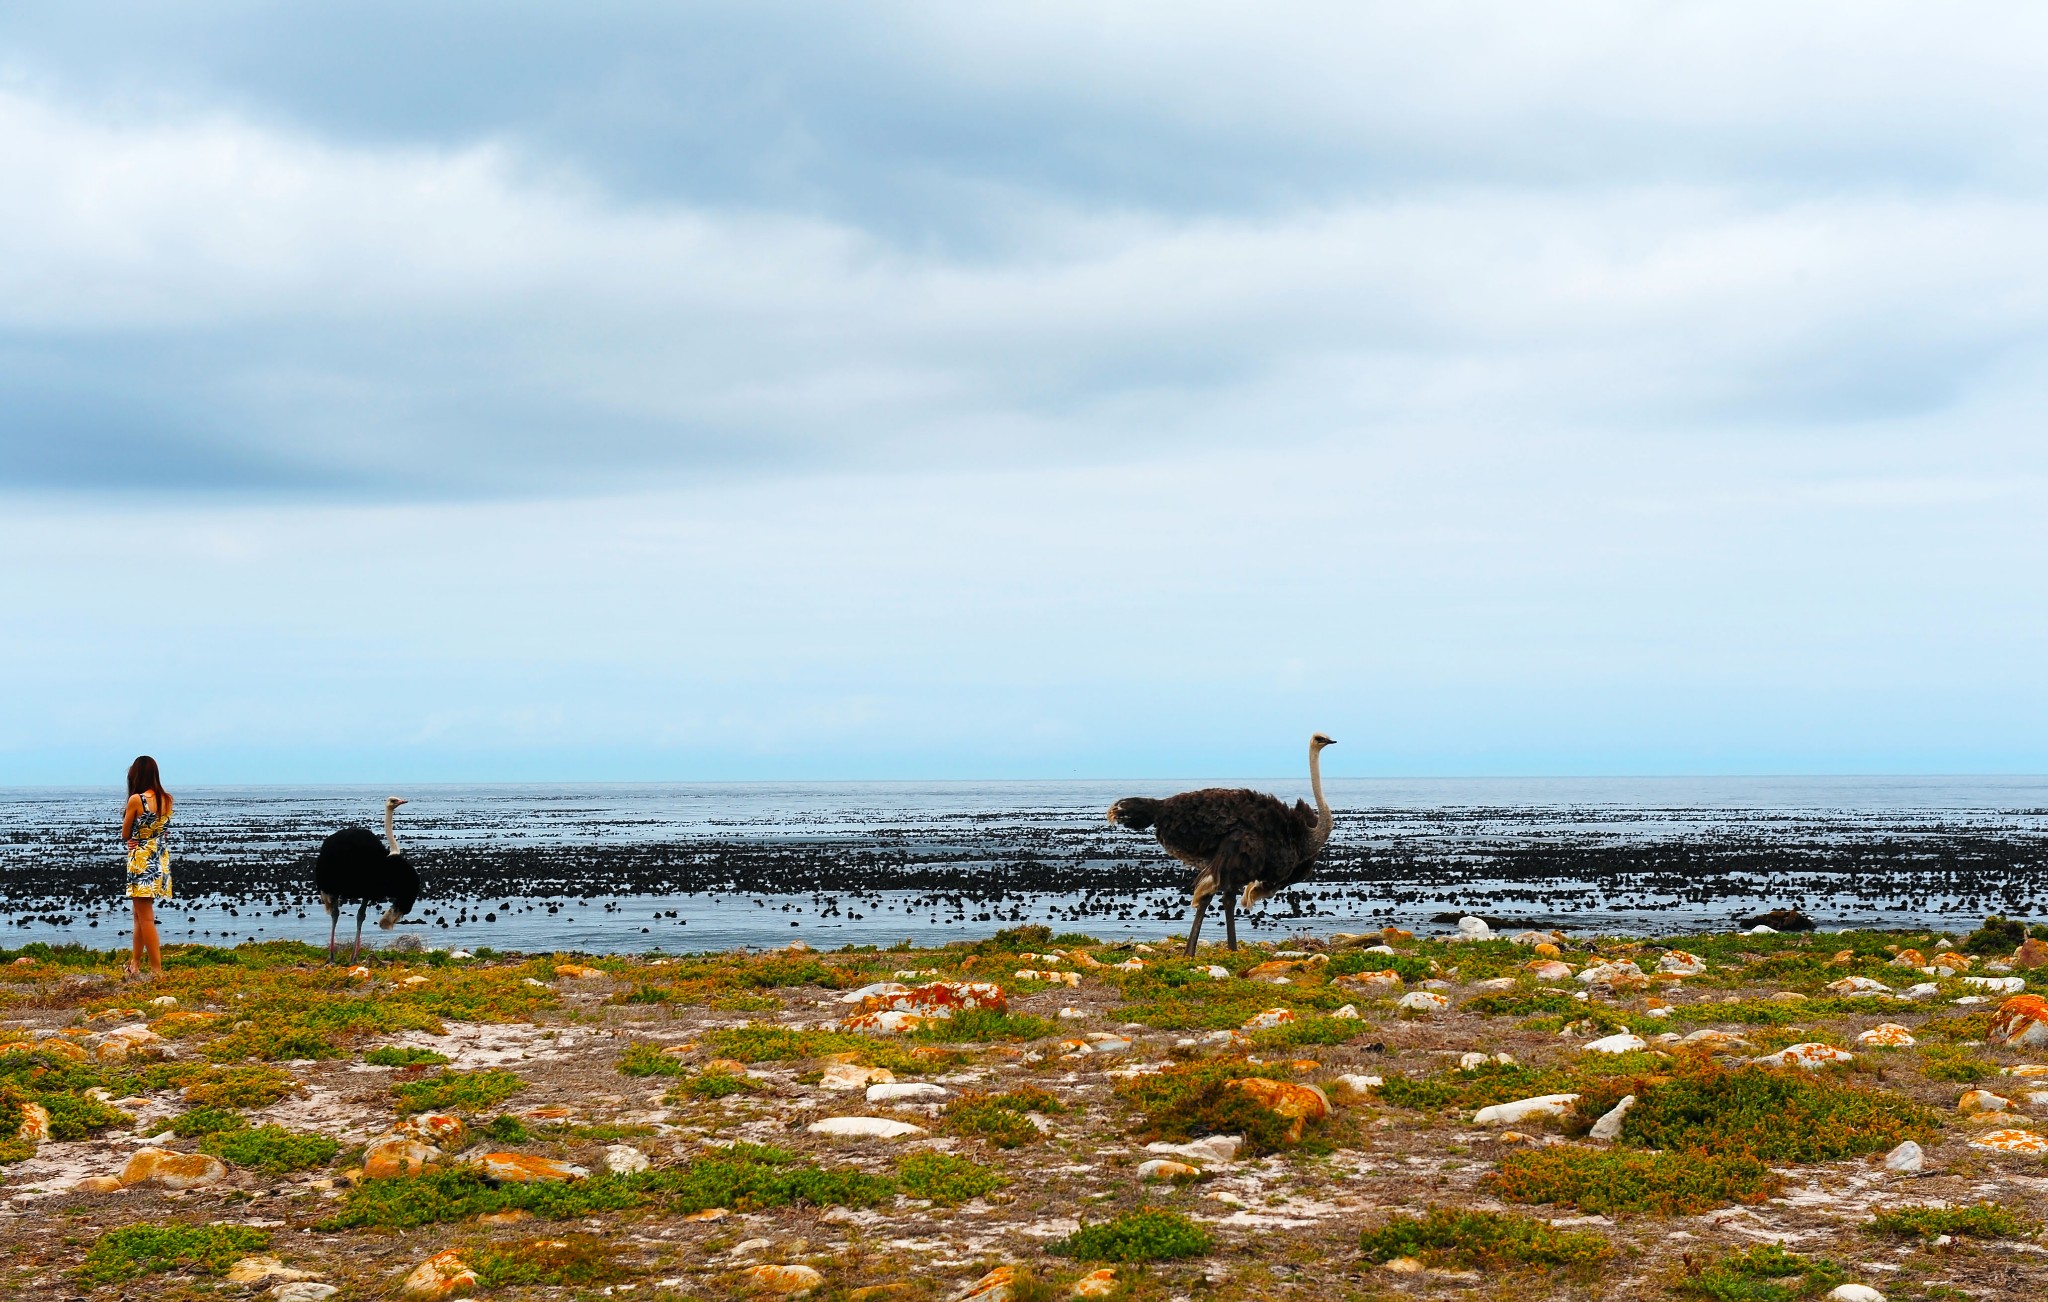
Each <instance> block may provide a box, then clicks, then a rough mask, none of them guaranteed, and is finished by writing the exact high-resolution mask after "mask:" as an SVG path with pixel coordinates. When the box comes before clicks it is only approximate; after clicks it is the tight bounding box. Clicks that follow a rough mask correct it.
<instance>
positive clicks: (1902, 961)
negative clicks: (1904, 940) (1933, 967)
mask: <svg viewBox="0 0 2048 1302" xmlns="http://www.w3.org/2000/svg"><path fill="white" fill-rule="evenodd" d="M1891 965H1892V966H1893V967H1910V968H1923V967H1926V966H1927V956H1926V955H1924V954H1922V953H1921V952H1920V951H1919V950H1917V949H1902V950H1900V951H1899V952H1898V953H1897V954H1894V955H1893V956H1892V963H1891Z"/></svg>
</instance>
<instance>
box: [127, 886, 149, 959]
mask: <svg viewBox="0 0 2048 1302" xmlns="http://www.w3.org/2000/svg"><path fill="white" fill-rule="evenodd" d="M128 902H129V903H130V904H132V905H134V906H135V925H134V926H132V927H130V928H128V975H129V976H141V975H142V958H143V954H144V952H145V951H144V950H143V948H142V928H143V919H145V918H147V917H149V901H148V900H146V899H143V898H141V897H140V896H130V897H129V899H128Z"/></svg>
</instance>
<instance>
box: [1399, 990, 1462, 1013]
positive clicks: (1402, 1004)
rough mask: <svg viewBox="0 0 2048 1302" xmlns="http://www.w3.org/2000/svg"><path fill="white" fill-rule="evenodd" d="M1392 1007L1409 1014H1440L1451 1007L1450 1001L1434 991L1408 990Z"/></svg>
mask: <svg viewBox="0 0 2048 1302" xmlns="http://www.w3.org/2000/svg"><path fill="white" fill-rule="evenodd" d="M1394 1006H1395V1007H1396V1008H1399V1009H1401V1010H1402V1011H1403V1012H1409V1013H1440V1012H1442V1011H1444V1010H1445V1009H1446V1008H1449V1007H1450V1006H1451V1001H1450V1000H1448V999H1446V998H1444V997H1443V996H1442V995H1440V994H1438V993H1437V992H1436V991H1434V990H1410V991H1409V992H1408V993H1407V994H1405V995H1402V996H1401V998H1400V999H1399V1000H1398V1001H1396V1003H1395V1004H1394Z"/></svg>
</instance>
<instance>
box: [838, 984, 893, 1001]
mask: <svg viewBox="0 0 2048 1302" xmlns="http://www.w3.org/2000/svg"><path fill="white" fill-rule="evenodd" d="M909 993H910V987H909V986H907V985H904V984H903V983H902V982H901V981H877V982H875V983H874V984H873V985H866V986H862V987H861V988H860V989H858V990H849V991H847V992H846V993H845V994H843V995H841V996H839V1002H840V1003H842V1004H857V1003H859V1002H860V1001H861V1000H863V999H866V998H868V997H869V996H870V995H906V994H909Z"/></svg>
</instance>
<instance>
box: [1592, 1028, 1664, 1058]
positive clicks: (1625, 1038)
mask: <svg viewBox="0 0 2048 1302" xmlns="http://www.w3.org/2000/svg"><path fill="white" fill-rule="evenodd" d="M1579 1047H1580V1048H1581V1049H1583V1050H1584V1051H1585V1052H1587V1053H1636V1052H1639V1051H1640V1050H1643V1049H1647V1048H1649V1047H1650V1044H1649V1041H1647V1040H1645V1039H1644V1038H1643V1037H1642V1036H1640V1035H1637V1034H1635V1033H1634V1032H1632V1031H1622V1032H1620V1033H1619V1034H1617V1035H1603V1036H1601V1037H1600V1038H1599V1039H1597V1040H1588V1041H1586V1042H1585V1043H1584V1044H1582V1045H1580V1046H1579Z"/></svg>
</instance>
